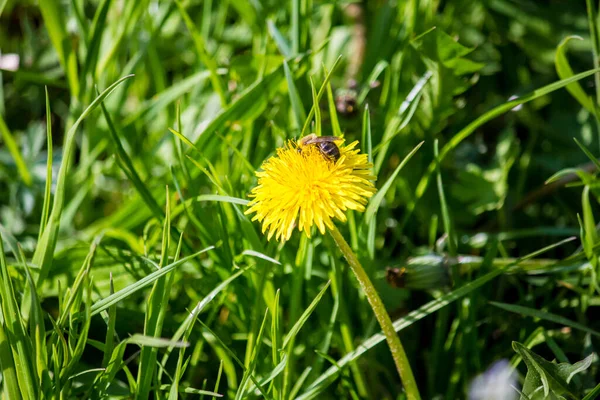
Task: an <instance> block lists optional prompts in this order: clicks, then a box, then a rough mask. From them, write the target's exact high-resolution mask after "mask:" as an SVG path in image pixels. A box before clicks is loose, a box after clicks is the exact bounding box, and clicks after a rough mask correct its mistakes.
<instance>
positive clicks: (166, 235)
mask: <svg viewBox="0 0 600 400" xmlns="http://www.w3.org/2000/svg"><path fill="white" fill-rule="evenodd" d="M165 210H166V212H165V215H166V217H165V220H164V223H163V237H162V249H161V255H160V269H163V268H165V267H166V266H167V263H168V260H169V250H170V248H171V206H170V202H169V189H168V188H167V193H166V205H165ZM180 246H181V241H180ZM178 250H180V248H179V249H178ZM172 283H173V274H167V275H165V276H162V277H160V278H158V279H157V280H156V281H155V282H154V285H153V287H152V290H151V291H150V296H149V297H148V300H147V302H146V315H145V322H144V336H146V337H154V338H159V337H160V335H161V333H162V328H163V322H164V318H165V314H166V312H167V306H168V303H169V293H170V292H171V285H172ZM157 356H158V352H157V349H156V347H153V346H142V353H141V355H140V366H139V369H138V376H137V388H138V391H137V393H136V399H146V398H147V397H148V396H149V394H150V390H151V387H152V381H153V379H154V370H155V366H156V359H157Z"/></svg>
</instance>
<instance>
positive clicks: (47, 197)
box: [38, 87, 52, 241]
mask: <svg viewBox="0 0 600 400" xmlns="http://www.w3.org/2000/svg"><path fill="white" fill-rule="evenodd" d="M44 89H45V90H44V92H45V93H46V143H47V144H46V146H47V159H46V186H45V190H44V204H43V206H42V218H41V221H40V230H39V232H38V241H39V240H40V239H41V237H42V232H44V229H45V228H46V225H48V218H49V217H50V203H51V201H52V193H51V189H52V115H51V113H50V98H49V97H48V87H45V88H44Z"/></svg>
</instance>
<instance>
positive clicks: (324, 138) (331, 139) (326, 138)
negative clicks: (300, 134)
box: [304, 136, 341, 144]
mask: <svg viewBox="0 0 600 400" xmlns="http://www.w3.org/2000/svg"><path fill="white" fill-rule="evenodd" d="M340 139H341V138H339V137H337V136H317V137H314V138H310V139H308V140H307V141H305V142H304V144H313V143H330V142H335V141H336V140H340Z"/></svg>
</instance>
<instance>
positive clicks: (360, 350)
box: [297, 238, 575, 400]
mask: <svg viewBox="0 0 600 400" xmlns="http://www.w3.org/2000/svg"><path fill="white" fill-rule="evenodd" d="M574 239H575V238H568V239H565V240H562V241H560V242H558V243H555V244H552V245H550V246H547V247H544V248H542V249H540V250H537V251H535V252H533V253H530V254H528V255H526V256H523V257H521V258H519V259H518V260H516V261H515V262H514V263H512V264H509V265H507V266H506V267H503V268H499V269H495V270H493V271H491V272H488V273H487V274H485V275H483V276H481V277H479V278H477V279H475V280H474V281H472V282H469V283H467V284H465V285H463V286H461V287H460V288H458V289H456V290H453V291H452V292H450V293H447V294H445V295H443V296H441V297H439V298H438V299H435V300H432V301H430V302H429V303H427V304H425V305H423V306H422V307H419V308H418V309H416V310H414V311H411V312H410V313H408V315H406V316H405V317H402V318H400V319H397V320H396V321H394V329H395V330H396V332H399V331H401V330H402V329H405V328H407V327H409V326H411V325H413V324H414V323H415V322H417V321H420V320H421V319H423V318H425V317H426V316H428V315H431V314H433V313H434V312H436V311H438V310H439V309H441V308H443V307H446V306H447V305H448V304H450V303H452V302H454V301H456V300H458V299H460V298H462V297H464V296H466V295H467V294H469V293H471V292H473V291H474V290H476V289H478V288H480V287H481V286H483V285H484V284H485V283H487V282H489V281H491V280H492V279H494V278H496V277H497V276H499V275H501V274H502V273H504V272H505V271H506V270H507V269H508V268H510V267H513V266H515V265H518V264H519V263H520V262H522V261H525V260H529V259H531V258H533V257H536V256H538V255H540V254H543V253H545V252H547V251H549V250H552V249H554V248H556V247H558V246H561V245H563V244H565V243H569V242H571V241H573V240H574ZM383 341H385V335H383V334H382V333H377V334H375V335H373V336H371V337H370V338H368V339H367V340H365V341H363V342H362V343H361V344H360V345H359V346H357V349H356V350H355V351H354V352H352V353H348V354H346V355H345V356H344V357H342V358H341V359H339V360H338V361H337V366H333V367H330V368H329V369H328V370H327V371H325V372H324V373H323V374H321V376H319V378H318V379H317V380H315V382H313V384H312V385H310V387H309V388H308V389H307V390H306V392H304V393H303V394H302V395H300V396H299V397H297V400H304V399H312V398H315V396H317V395H318V394H319V393H321V392H322V391H323V390H325V388H327V386H329V385H330V384H331V383H332V382H333V380H334V379H335V378H336V377H337V376H338V375H339V373H340V370H339V367H343V366H345V365H346V364H348V363H349V362H352V361H354V360H356V359H357V358H358V357H360V356H361V355H362V354H364V353H365V352H367V351H368V350H369V349H371V348H373V347H374V346H376V345H377V344H379V343H381V342H383Z"/></svg>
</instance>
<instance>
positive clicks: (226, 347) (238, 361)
mask: <svg viewBox="0 0 600 400" xmlns="http://www.w3.org/2000/svg"><path fill="white" fill-rule="evenodd" d="M198 323H199V324H200V325H202V327H203V328H204V329H205V331H206V332H205V333H204V334H205V337H206V334H208V335H210V338H211V339H212V340H214V341H216V342H217V343H218V344H219V346H220V347H221V348H222V349H223V350H225V352H226V353H227V354H228V355H229V356H230V357H231V359H232V360H234V361H235V363H236V364H237V365H238V366H239V367H240V368H242V370H244V371H245V370H246V367H245V366H244V363H243V362H242V361H241V360H240V359H239V358H238V356H236V355H235V353H234V352H233V351H232V350H231V348H229V346H227V345H226V344H225V343H223V341H222V340H221V338H219V337H218V336H217V335H216V334H215V333H214V332H213V331H212V330H211V329H210V328H209V327H208V326H206V324H204V323H203V322H202V321H200V320H198ZM248 378H249V379H250V380H251V381H252V383H254V385H255V386H256V388H257V389H258V390H259V391H260V393H261V395H262V396H263V397H264V398H265V399H272V397H271V396H269V395H268V394H267V392H265V391H264V390H263V388H262V386H261V385H260V384H259V383H258V381H257V380H256V378H255V377H254V375H253V374H248Z"/></svg>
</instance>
